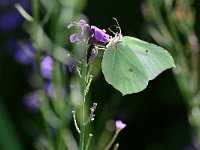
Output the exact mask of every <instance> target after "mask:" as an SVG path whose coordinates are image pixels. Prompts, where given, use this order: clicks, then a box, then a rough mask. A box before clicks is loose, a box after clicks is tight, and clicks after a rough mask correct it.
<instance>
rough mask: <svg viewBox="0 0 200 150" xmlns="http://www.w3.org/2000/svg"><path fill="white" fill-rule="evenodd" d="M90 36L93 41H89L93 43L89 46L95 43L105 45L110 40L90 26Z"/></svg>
mask: <svg viewBox="0 0 200 150" xmlns="http://www.w3.org/2000/svg"><path fill="white" fill-rule="evenodd" d="M90 36H91V38H93V40H91V41H92V42H93V43H91V44H94V43H97V42H102V43H104V44H107V43H108V42H109V40H110V36H109V35H108V34H106V32H105V31H104V30H101V29H99V28H97V27H96V26H91V29H90Z"/></svg>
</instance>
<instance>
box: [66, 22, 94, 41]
mask: <svg viewBox="0 0 200 150" xmlns="http://www.w3.org/2000/svg"><path fill="white" fill-rule="evenodd" d="M72 27H76V28H78V29H81V31H80V32H81V33H80V35H81V36H79V34H78V33H73V34H72V35H70V42H71V43H74V42H78V41H80V40H81V39H84V38H85V37H87V36H88V33H89V32H88V31H89V27H90V26H89V25H88V24H87V22H86V21H85V20H80V21H79V22H71V23H70V24H69V25H68V26H67V28H68V29H70V28H72Z"/></svg>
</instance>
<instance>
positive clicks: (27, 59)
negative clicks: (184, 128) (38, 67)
mask: <svg viewBox="0 0 200 150" xmlns="http://www.w3.org/2000/svg"><path fill="white" fill-rule="evenodd" d="M8 50H9V53H10V54H11V55H12V56H13V57H14V59H15V60H16V61H17V62H18V63H20V64H23V65H34V63H35V53H36V51H35V48H34V47H33V45H32V43H31V42H30V41H29V40H21V41H20V40H19V41H11V42H10V43H9V44H8Z"/></svg>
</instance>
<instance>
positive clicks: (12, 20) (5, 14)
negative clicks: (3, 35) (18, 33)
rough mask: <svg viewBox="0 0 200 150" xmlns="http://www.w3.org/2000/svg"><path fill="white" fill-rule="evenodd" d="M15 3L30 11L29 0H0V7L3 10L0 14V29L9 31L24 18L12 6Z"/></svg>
mask: <svg viewBox="0 0 200 150" xmlns="http://www.w3.org/2000/svg"><path fill="white" fill-rule="evenodd" d="M15 3H19V4H20V5H21V6H22V7H23V8H24V9H25V10H26V11H27V12H30V10H31V3H30V1H29V0H7V1H5V0H3V1H2V0H1V1H0V8H1V9H2V10H4V11H2V12H1V14H0V31H10V30H12V29H14V28H16V27H19V26H21V24H22V22H23V20H24V19H23V17H22V15H21V14H20V13H19V12H18V11H17V10H16V9H15V8H14V4H15Z"/></svg>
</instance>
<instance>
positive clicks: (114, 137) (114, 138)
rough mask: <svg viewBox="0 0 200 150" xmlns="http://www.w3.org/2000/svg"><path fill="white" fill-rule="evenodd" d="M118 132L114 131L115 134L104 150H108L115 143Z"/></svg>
mask: <svg viewBox="0 0 200 150" xmlns="http://www.w3.org/2000/svg"><path fill="white" fill-rule="evenodd" d="M120 131H121V130H119V129H118V130H116V131H115V134H114V135H113V137H112V139H111V140H110V142H109V143H108V145H107V146H106V148H105V149H104V150H109V149H110V147H111V146H112V145H113V143H114V142H115V140H116V138H117V136H118V134H119V132H120Z"/></svg>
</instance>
